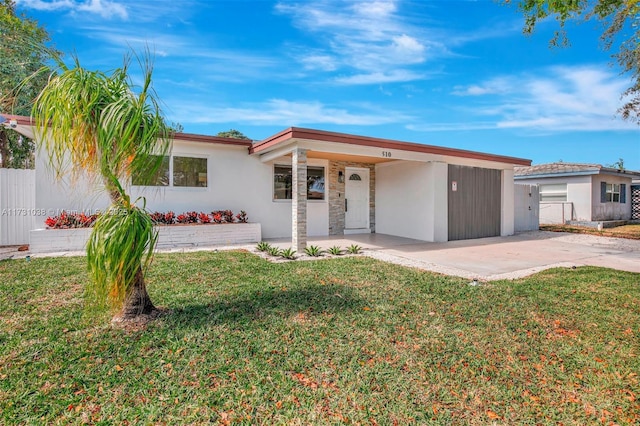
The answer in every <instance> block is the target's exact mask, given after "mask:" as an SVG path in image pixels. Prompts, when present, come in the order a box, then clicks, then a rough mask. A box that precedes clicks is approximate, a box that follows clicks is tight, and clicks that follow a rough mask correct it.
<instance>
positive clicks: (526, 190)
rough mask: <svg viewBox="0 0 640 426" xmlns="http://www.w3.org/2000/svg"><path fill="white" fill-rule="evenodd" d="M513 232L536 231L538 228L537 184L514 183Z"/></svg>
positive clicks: (538, 200)
mask: <svg viewBox="0 0 640 426" xmlns="http://www.w3.org/2000/svg"><path fill="white" fill-rule="evenodd" d="M514 208H515V212H514V230H515V232H525V231H537V230H538V229H539V228H540V189H539V188H538V185H515V191H514Z"/></svg>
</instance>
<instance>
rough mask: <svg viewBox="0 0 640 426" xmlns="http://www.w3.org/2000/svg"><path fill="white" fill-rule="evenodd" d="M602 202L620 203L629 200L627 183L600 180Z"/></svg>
mask: <svg viewBox="0 0 640 426" xmlns="http://www.w3.org/2000/svg"><path fill="white" fill-rule="evenodd" d="M600 202H601V203H620V204H624V203H626V202H627V185H626V184H624V183H606V182H600Z"/></svg>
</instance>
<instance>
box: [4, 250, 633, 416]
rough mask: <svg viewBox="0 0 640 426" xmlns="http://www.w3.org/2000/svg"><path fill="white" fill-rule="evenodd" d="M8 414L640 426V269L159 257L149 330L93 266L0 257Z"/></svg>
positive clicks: (227, 255) (233, 255) (235, 255)
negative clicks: (105, 304) (477, 276)
mask: <svg viewBox="0 0 640 426" xmlns="http://www.w3.org/2000/svg"><path fill="white" fill-rule="evenodd" d="M0 277H1V280H0V423H1V424H80V423H84V422H87V423H91V424H123V423H125V421H128V422H129V424H178V423H180V424H208V423H214V424H215V423H219V424H346V423H351V424H379V425H391V424H400V425H403V424H492V423H496V424H557V423H563V424H581V425H582V424H599V423H601V422H604V423H605V424H609V423H610V422H614V423H617V424H621V425H622V424H627V425H629V424H638V422H640V383H639V380H640V377H639V376H638V374H640V353H639V352H640V275H638V274H632V273H626V272H618V271H613V270H609V269H598V268H578V269H575V270H572V269H554V270H549V271H546V272H543V273H540V274H538V275H535V276H533V277H530V278H527V279H523V280H518V281H512V282H510V281H502V282H493V283H489V284H483V285H480V286H475V287H473V286H470V285H468V280H463V279H459V278H454V277H446V276H442V275H436V274H431V273H426V272H420V271H417V270H413V269H408V268H403V267H400V266H396V265H390V264H386V263H382V262H378V261H375V260H371V259H368V258H364V257H351V258H339V259H331V260H322V261H316V262H291V263H281V264H273V263H269V262H267V261H265V260H262V259H260V258H258V257H256V256H254V255H252V254H249V253H245V252H220V253H206V252H202V253H193V254H172V255H159V256H158V257H157V258H156V261H155V263H154V264H153V265H152V266H151V269H150V275H149V279H148V281H149V291H150V294H151V297H152V299H153V300H154V302H155V303H156V304H157V305H160V306H163V307H166V308H169V309H171V311H172V312H171V313H169V314H167V315H165V316H163V317H161V318H160V319H158V320H156V321H155V322H153V323H151V324H150V325H148V326H147V327H146V329H139V328H138V329H136V328H135V327H131V328H127V329H121V328H113V327H111V326H110V325H109V316H108V314H107V313H89V314H88V313H86V312H85V311H84V309H83V304H82V289H83V286H84V284H85V283H86V280H87V273H86V266H85V259H83V258H55V259H33V260H32V261H31V262H26V261H24V260H15V261H5V262H0Z"/></svg>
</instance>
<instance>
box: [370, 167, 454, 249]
mask: <svg viewBox="0 0 640 426" xmlns="http://www.w3.org/2000/svg"><path fill="white" fill-rule="evenodd" d="M376 232H377V233H380V234H389V235H397V236H400V237H406V238H415V239H418V240H424V241H446V240H447V234H448V229H447V165H446V164H444V163H420V162H410V161H396V162H391V163H381V164H377V165H376Z"/></svg>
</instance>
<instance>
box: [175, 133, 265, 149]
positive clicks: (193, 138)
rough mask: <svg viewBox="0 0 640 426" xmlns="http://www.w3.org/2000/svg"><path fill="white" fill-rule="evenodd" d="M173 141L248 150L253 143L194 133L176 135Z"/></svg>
mask: <svg viewBox="0 0 640 426" xmlns="http://www.w3.org/2000/svg"><path fill="white" fill-rule="evenodd" d="M173 139H177V140H181V141H186V142H202V143H215V144H222V145H236V146H243V147H246V148H249V147H250V146H251V145H252V144H253V141H250V140H246V139H235V138H221V137H220V136H205V135H196V134H195V133H176V134H175V135H174V136H173Z"/></svg>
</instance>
